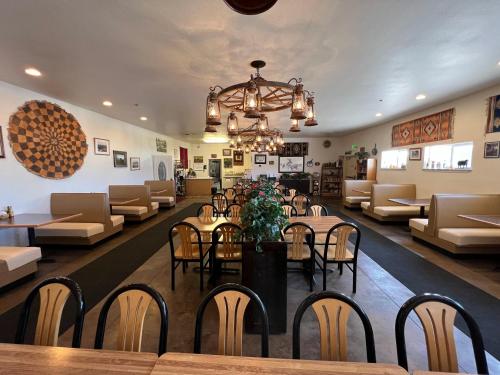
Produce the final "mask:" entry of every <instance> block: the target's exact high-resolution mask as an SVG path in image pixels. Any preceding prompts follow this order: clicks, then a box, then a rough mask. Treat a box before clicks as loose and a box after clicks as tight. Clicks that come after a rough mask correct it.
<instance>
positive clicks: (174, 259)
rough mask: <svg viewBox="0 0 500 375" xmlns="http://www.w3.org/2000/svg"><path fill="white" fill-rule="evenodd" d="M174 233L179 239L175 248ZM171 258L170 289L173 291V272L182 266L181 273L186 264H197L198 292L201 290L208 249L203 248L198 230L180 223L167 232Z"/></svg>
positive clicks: (187, 224)
mask: <svg viewBox="0 0 500 375" xmlns="http://www.w3.org/2000/svg"><path fill="white" fill-rule="evenodd" d="M174 233H177V234H178V235H179V237H180V239H179V242H180V243H179V246H178V247H177V248H175V245H174ZM168 239H169V243H170V256H171V262H170V263H171V264H170V267H171V278H172V279H171V288H172V290H175V270H176V269H177V267H178V266H179V265H180V264H182V271H183V272H186V264H187V263H190V262H192V263H199V265H200V290H203V285H204V284H203V273H204V272H203V269H204V265H205V264H204V260H205V257H206V256H207V254H208V252H209V249H210V247H209V246H203V244H202V237H201V234H200V231H199V230H198V228H196V227H195V226H194V225H193V224H191V223H187V222H185V221H181V222H179V223H175V224H174V225H172V227H171V228H170V231H169V232H168Z"/></svg>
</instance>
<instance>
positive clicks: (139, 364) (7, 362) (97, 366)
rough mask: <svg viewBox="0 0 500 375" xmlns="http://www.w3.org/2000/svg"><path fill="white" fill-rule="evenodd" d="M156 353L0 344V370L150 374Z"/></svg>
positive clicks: (24, 372) (53, 372)
mask: <svg viewBox="0 0 500 375" xmlns="http://www.w3.org/2000/svg"><path fill="white" fill-rule="evenodd" d="M157 360H158V356H157V355H156V354H155V353H143V352H141V353H137V352H124V351H115V350H101V349H99V350H98V349H83V348H82V349H75V348H65V347H52V346H36V345H20V344H0V374H40V375H46V374H47V375H49V374H50V375H52V374H74V373H76V374H92V375H98V374H108V373H112V374H117V375H118V374H144V375H147V374H150V373H151V371H152V370H153V368H154V365H155V363H156V361H157Z"/></svg>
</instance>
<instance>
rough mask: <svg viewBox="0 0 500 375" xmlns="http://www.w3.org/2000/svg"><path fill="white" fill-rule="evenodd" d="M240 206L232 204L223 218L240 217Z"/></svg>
mask: <svg viewBox="0 0 500 375" xmlns="http://www.w3.org/2000/svg"><path fill="white" fill-rule="evenodd" d="M241 209H242V207H241V205H239V204H238V203H233V204H230V205H229V206H228V207H227V209H226V211H225V212H224V216H225V217H233V218H234V217H240V213H241Z"/></svg>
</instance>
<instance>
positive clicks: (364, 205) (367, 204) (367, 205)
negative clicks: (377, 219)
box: [361, 202, 370, 210]
mask: <svg viewBox="0 0 500 375" xmlns="http://www.w3.org/2000/svg"><path fill="white" fill-rule="evenodd" d="M361 208H362V209H363V210H368V209H369V208H370V202H361Z"/></svg>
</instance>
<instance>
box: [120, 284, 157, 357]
mask: <svg viewBox="0 0 500 375" xmlns="http://www.w3.org/2000/svg"><path fill="white" fill-rule="evenodd" d="M151 301H152V297H151V296H150V295H149V294H147V293H145V292H143V291H141V290H130V291H128V292H125V293H122V294H120V295H119V296H118V302H119V304H120V328H119V331H118V338H117V341H116V349H117V350H125V351H132V352H140V351H141V344H142V330H143V327H144V318H145V317H146V312H147V311H148V307H149V305H150V303H151Z"/></svg>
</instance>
